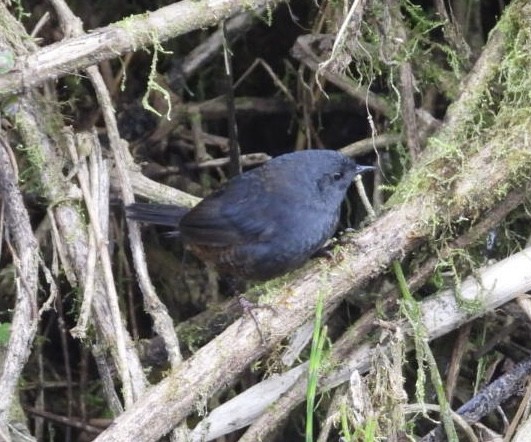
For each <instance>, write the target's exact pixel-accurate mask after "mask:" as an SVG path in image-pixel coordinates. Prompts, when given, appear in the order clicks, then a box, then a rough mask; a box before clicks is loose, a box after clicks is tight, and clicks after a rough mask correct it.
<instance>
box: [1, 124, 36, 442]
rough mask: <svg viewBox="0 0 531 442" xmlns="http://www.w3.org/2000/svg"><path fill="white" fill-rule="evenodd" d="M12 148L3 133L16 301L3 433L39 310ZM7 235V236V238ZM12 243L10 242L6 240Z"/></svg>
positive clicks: (5, 372) (5, 370) (5, 365)
mask: <svg viewBox="0 0 531 442" xmlns="http://www.w3.org/2000/svg"><path fill="white" fill-rule="evenodd" d="M9 150H10V147H9V145H8V144H7V142H6V141H5V138H4V134H3V133H2V134H0V195H1V199H2V201H3V204H4V208H5V218H6V227H7V229H8V231H9V235H10V236H11V238H12V241H13V246H12V250H11V252H12V259H13V264H14V265H15V270H16V278H15V286H16V293H17V303H16V306H15V309H14V313H13V316H12V319H11V333H10V335H9V342H8V347H7V350H6V352H5V359H4V361H3V362H2V366H1V373H0V434H6V435H7V434H8V431H7V425H8V422H9V410H10V406H11V402H12V400H13V396H14V394H15V390H16V387H17V383H18V381H19V379H20V375H21V373H22V369H23V367H24V364H25V363H26V361H27V359H28V357H29V355H30V351H31V345H32V343H33V339H34V337H35V334H36V333H37V322H38V310H37V288H38V285H37V284H38V262H39V261H38V254H39V249H38V246H37V240H36V239H35V236H34V235H33V231H32V229H31V223H30V219H29V215H28V212H27V211H26V208H25V206H24V200H23V197H22V194H21V192H20V189H19V188H18V176H17V175H16V174H15V169H14V167H13V163H12V160H11V156H10V154H9ZM7 238H8V237H7V236H6V239H7ZM7 244H8V245H10V242H7Z"/></svg>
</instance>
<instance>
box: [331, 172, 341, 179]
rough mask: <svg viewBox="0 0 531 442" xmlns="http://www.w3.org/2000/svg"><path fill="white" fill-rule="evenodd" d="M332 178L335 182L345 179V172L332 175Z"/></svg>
mask: <svg viewBox="0 0 531 442" xmlns="http://www.w3.org/2000/svg"><path fill="white" fill-rule="evenodd" d="M332 178H333V179H334V180H335V181H339V180H340V179H341V178H343V172H336V173H334V174H333V175H332Z"/></svg>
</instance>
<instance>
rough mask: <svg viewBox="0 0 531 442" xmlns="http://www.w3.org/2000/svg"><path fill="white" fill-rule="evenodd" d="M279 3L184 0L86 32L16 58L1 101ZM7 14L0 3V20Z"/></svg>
mask: <svg viewBox="0 0 531 442" xmlns="http://www.w3.org/2000/svg"><path fill="white" fill-rule="evenodd" d="M277 3H279V0H248V1H245V2H237V1H234V0H201V1H195V0H183V1H181V2H179V3H174V4H172V5H169V6H165V7H163V8H160V9H158V10H156V11H154V12H148V13H146V14H140V15H133V16H131V17H127V18H125V19H123V20H122V21H120V22H118V23H114V24H112V25H109V26H106V27H104V28H100V29H96V30H94V31H92V32H91V33H90V34H86V35H81V36H79V37H75V38H71V39H67V40H64V41H61V42H58V43H55V44H52V45H49V46H46V47H44V48H42V49H40V50H39V51H37V52H35V53H31V54H28V55H25V56H19V57H18V58H17V60H16V63H15V67H14V69H13V70H12V71H11V72H8V73H7V74H4V75H2V76H0V97H4V96H7V95H13V94H16V93H20V92H22V91H24V90H28V89H30V88H33V87H35V86H39V85H41V84H43V83H44V82H45V81H47V80H52V79H56V78H60V77H63V76H65V75H67V74H71V73H74V72H75V71H77V70H80V69H85V68H87V67H89V66H93V65H95V64H97V63H100V62H102V61H104V60H109V59H112V58H116V57H119V56H120V55H123V54H125V53H127V52H131V51H136V50H138V49H141V48H146V47H149V46H151V45H152V44H153V42H159V43H162V42H165V41H166V40H169V39H170V38H174V37H177V36H179V35H183V34H186V33H188V32H190V31H193V30H196V29H204V28H206V27H209V26H213V25H216V24H218V23H219V22H221V21H222V20H224V19H226V18H229V17H231V16H232V15H234V14H236V13H238V12H242V11H244V10H256V9H258V8H260V7H263V6H271V7H273V6H274V5H276V4H277ZM8 14H9V11H8V10H7V8H6V6H5V4H4V3H0V16H2V17H3V16H6V15H8Z"/></svg>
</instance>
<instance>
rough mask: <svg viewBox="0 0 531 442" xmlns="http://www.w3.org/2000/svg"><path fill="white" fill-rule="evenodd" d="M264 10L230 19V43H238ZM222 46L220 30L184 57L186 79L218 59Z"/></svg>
mask: <svg viewBox="0 0 531 442" xmlns="http://www.w3.org/2000/svg"><path fill="white" fill-rule="evenodd" d="M275 6H276V3H273V4H271V7H275ZM264 10H265V6H260V7H258V8H257V9H256V10H255V11H253V12H244V13H242V14H239V15H237V16H235V17H232V18H231V19H229V20H228V21H227V34H228V35H229V38H230V41H231V42H232V43H234V42H236V41H237V40H238V38H239V37H241V36H242V35H243V33H244V32H246V31H247V30H248V29H249V28H250V27H251V25H252V24H253V21H254V20H255V19H256V17H257V16H259V15H260V14H262V13H263V11H264ZM222 45H223V36H222V32H221V29H218V30H217V31H215V32H213V33H212V34H211V35H210V36H209V37H208V38H207V39H206V40H205V41H204V42H203V43H201V44H200V45H198V46H197V47H195V48H194V49H193V50H192V51H191V52H190V53H189V54H188V55H187V56H186V57H184V59H183V64H182V67H181V68H182V73H183V75H184V76H185V78H189V77H191V76H192V75H193V74H195V73H196V72H197V71H198V70H199V69H200V68H201V67H202V66H204V65H206V64H207V63H208V62H209V61H210V60H212V59H213V58H215V57H218V56H219V53H220V49H221V47H222ZM253 64H254V63H253Z"/></svg>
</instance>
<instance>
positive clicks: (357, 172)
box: [354, 164, 376, 175]
mask: <svg viewBox="0 0 531 442" xmlns="http://www.w3.org/2000/svg"><path fill="white" fill-rule="evenodd" d="M375 169H376V167H373V166H362V165H361V164H356V169H355V171H354V174H355V175H360V174H362V173H365V172H370V171H371V170H375Z"/></svg>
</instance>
